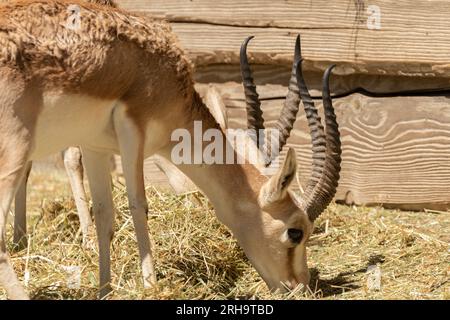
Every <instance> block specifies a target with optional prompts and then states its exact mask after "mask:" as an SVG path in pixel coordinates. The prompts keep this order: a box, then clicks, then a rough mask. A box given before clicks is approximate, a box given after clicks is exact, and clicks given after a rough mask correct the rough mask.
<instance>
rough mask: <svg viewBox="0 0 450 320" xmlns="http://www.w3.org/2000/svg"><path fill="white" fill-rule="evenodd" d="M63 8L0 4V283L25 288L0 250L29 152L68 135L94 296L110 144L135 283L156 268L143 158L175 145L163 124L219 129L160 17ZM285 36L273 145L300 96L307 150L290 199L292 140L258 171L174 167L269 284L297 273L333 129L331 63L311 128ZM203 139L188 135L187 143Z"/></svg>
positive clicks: (104, 255) (332, 146)
mask: <svg viewBox="0 0 450 320" xmlns="http://www.w3.org/2000/svg"><path fill="white" fill-rule="evenodd" d="M74 5H76V6H78V10H77V13H78V16H77V17H75V18H76V19H75V20H76V21H75V23H74V17H72V14H73V11H72V10H69V4H68V3H67V2H62V1H44V0H35V1H31V0H28V1H17V2H13V3H11V4H5V5H2V6H0V87H1V88H2V90H1V91H0V286H2V287H4V288H5V289H6V291H7V294H8V296H9V297H10V298H16V299H24V298H27V294H26V293H25V291H24V289H23V287H22V285H21V284H20V282H19V281H18V279H17V277H16V275H15V273H14V270H13V268H12V265H11V262H10V259H9V256H8V253H7V251H6V244H5V240H6V239H5V228H6V217H7V213H8V210H9V206H10V204H11V201H12V199H13V197H14V194H15V191H16V189H17V187H18V185H19V183H20V180H21V178H22V176H23V175H24V172H25V170H26V164H27V163H28V162H29V161H31V160H33V159H36V158H38V157H42V156H44V155H47V154H51V153H54V152H57V151H59V150H62V149H64V148H67V147H69V146H73V145H79V146H81V148H82V150H83V156H84V164H85V167H86V171H87V176H88V180H89V185H90V188H91V193H92V200H93V211H94V219H95V224H96V230H97V235H98V240H99V254H100V263H99V264H100V287H101V289H100V295H101V296H104V295H105V294H106V293H107V292H109V290H110V289H109V282H110V242H111V238H112V236H113V221H114V214H113V213H114V210H113V201H112V195H111V179H110V172H109V159H110V155H111V154H113V153H116V154H120V155H121V157H122V165H123V170H124V176H125V180H126V185H127V193H128V199H129V206H130V211H131V215H132V217H133V222H134V227H135V231H136V236H137V239H138V246H139V252H140V257H141V266H142V272H143V276H144V284H145V286H150V285H152V284H153V283H154V282H155V281H156V276H155V272H154V267H153V259H152V254H151V249H150V241H149V234H148V230H147V211H148V208H147V202H146V198H145V189H144V178H143V160H144V157H147V156H150V155H153V154H158V155H161V156H163V157H166V158H167V159H170V158H171V153H172V150H173V148H174V146H175V145H176V142H174V141H172V139H171V137H172V133H173V132H174V131H175V130H177V129H183V130H185V131H187V132H190V133H194V129H196V126H195V122H197V121H200V122H201V124H202V130H203V131H204V132H206V131H207V130H210V129H215V130H216V131H218V132H220V134H221V135H222V136H221V137H222V138H224V137H223V135H224V133H223V131H221V130H220V127H219V125H218V124H217V122H216V120H215V119H214V117H213V116H212V115H211V113H210V112H209V111H208V109H207V108H206V106H205V104H204V103H203V101H202V100H201V99H200V97H199V95H198V93H197V92H196V91H195V89H194V83H193V77H192V69H191V64H190V62H189V60H188V59H187V57H186V55H185V54H184V52H183V51H182V50H181V49H180V46H179V45H178V43H177V41H176V39H175V36H174V34H173V33H172V32H171V29H170V27H169V25H168V24H167V23H165V22H163V21H161V20H157V19H154V20H153V19H149V18H148V17H146V18H143V17H139V16H133V15H130V14H127V13H126V12H124V11H121V10H118V9H113V8H109V7H105V6H99V5H94V4H86V3H83V2H81V1H76V0H74V1H71V4H70V7H71V8H72V9H73V6H74ZM245 47H246V46H244V47H243V52H244V54H243V58H242V61H243V75H244V84H245V88H246V95H247V102H248V107H249V112H248V114H249V125H250V127H251V128H256V129H259V128H263V122H262V117H261V110H260V109H259V101H258V99H257V94H256V91H255V87H254V85H253V83H252V79H251V75H250V69H249V68H248V65H247V61H246V57H245ZM296 47H297V50H296V51H297V52H296V55H295V60H294V67H293V76H292V79H291V83H290V86H289V93H288V96H287V98H286V104H285V106H284V108H283V110H282V114H281V117H280V121H279V126H278V128H279V129H280V132H281V133H282V134H281V136H280V148H281V147H282V146H283V145H284V144H285V142H286V139H287V138H288V136H289V134H290V130H291V129H292V125H293V123H294V121H295V116H296V113H297V111H298V109H299V102H300V94H301V95H303V96H304V98H305V100H304V103H305V106H308V108H307V109H308V110H307V114H308V117H309V119H310V121H309V124H310V125H311V128H312V133H313V134H312V136H313V147H314V159H315V160H316V161H314V162H313V166H314V167H313V173H314V174H313V176H312V177H313V179H311V183H309V184H308V188H307V190H306V191H305V194H304V195H303V196H298V197H297V196H294V194H292V193H291V192H289V190H288V187H289V185H290V183H291V182H292V180H293V178H294V177H295V173H296V168H297V166H296V158H295V152H294V151H293V149H289V151H288V153H287V156H286V158H285V160H284V162H283V164H282V165H281V167H280V168H279V169H278V171H277V173H276V174H275V175H274V176H272V177H271V178H268V177H266V176H265V175H263V174H261V173H260V171H259V169H260V168H258V167H257V166H255V165H253V164H250V163H246V164H241V163H239V162H237V163H232V164H221V163H212V164H208V165H207V164H205V163H199V164H181V165H179V166H178V167H179V168H180V169H181V170H182V171H183V172H184V173H185V174H186V175H187V176H188V177H189V178H190V179H191V180H192V181H193V182H194V183H195V184H196V185H197V186H198V187H199V188H201V189H202V191H203V192H204V193H205V194H206V195H207V197H208V198H209V199H210V201H211V202H212V204H213V205H214V207H215V209H216V214H217V216H218V218H219V219H220V220H221V221H222V222H224V223H225V224H226V225H227V226H228V227H229V228H230V229H231V230H232V232H233V234H234V236H235V237H236V238H237V240H238V241H239V243H240V245H241V246H242V248H243V249H244V251H245V253H246V254H247V256H248V257H249V259H250V261H251V263H252V264H253V265H254V266H255V268H256V269H257V270H258V272H259V273H260V275H261V276H262V278H263V279H264V280H265V281H266V283H267V284H268V286H269V287H270V288H286V287H287V288H294V287H296V286H297V285H298V284H304V285H307V284H308V282H309V271H308V268H307V263H306V241H307V240H308V238H309V236H310V234H311V233H312V229H313V221H314V220H315V219H316V218H317V216H318V215H319V214H320V213H321V212H322V211H323V210H324V209H325V208H326V207H327V206H328V204H329V203H330V201H331V200H332V198H333V196H334V194H335V192H336V187H337V183H338V179H339V169H340V153H341V151H340V139H339V132H338V127H337V123H336V118H335V115H334V111H333V107H332V105H331V98H330V94H329V88H328V80H329V76H330V74H331V68H329V69H328V70H327V71H326V73H325V76H324V107H325V108H324V109H325V118H326V125H327V126H326V131H324V130H323V128H322V127H321V125H320V120H319V118H318V117H317V112H316V110H315V109H314V106H313V105H312V104H311V103H310V101H309V100H308V99H307V96H306V93H305V92H306V91H307V89H306V87H305V86H304V83H303V79H302V77H301V72H297V71H301V70H300V61H299V60H300V55H299V50H298V49H299V45H298V43H297V46H296ZM297 78H298V79H297ZM297 83H298V87H297ZM298 88H300V92H299V91H298ZM225 140H226V139H225ZM258 142H261V141H258ZM206 146H208V144H206V143H200V145H194V148H193V149H195V148H198V147H200V148H204V147H206ZM227 147H228V145H227ZM255 150H256V149H255Z"/></svg>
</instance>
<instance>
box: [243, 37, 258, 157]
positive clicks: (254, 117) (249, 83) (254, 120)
mask: <svg viewBox="0 0 450 320" xmlns="http://www.w3.org/2000/svg"><path fill="white" fill-rule="evenodd" d="M253 38H254V36H250V37H248V38H247V39H245V41H244V43H242V46H241V53H240V60H241V61H240V62H241V75H242V82H243V85H244V93H245V104H246V108H247V129H249V130H255V133H256V145H257V146H258V148H259V147H260V146H262V145H264V141H259V138H260V137H259V132H260V130H264V118H263V112H262V110H261V102H260V100H259V95H258V92H257V91H256V86H255V83H254V81H253V76H252V71H251V69H250V65H249V63H248V57H247V46H248V43H249V42H250V40H252V39H253Z"/></svg>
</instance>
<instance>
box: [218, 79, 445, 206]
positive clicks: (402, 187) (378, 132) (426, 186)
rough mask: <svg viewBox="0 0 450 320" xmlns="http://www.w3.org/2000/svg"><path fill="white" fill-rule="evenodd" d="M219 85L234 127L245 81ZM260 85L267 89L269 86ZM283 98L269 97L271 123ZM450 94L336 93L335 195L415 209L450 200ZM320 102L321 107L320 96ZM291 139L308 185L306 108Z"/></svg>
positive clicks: (239, 121)
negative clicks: (338, 157) (339, 150)
mask: <svg viewBox="0 0 450 320" xmlns="http://www.w3.org/2000/svg"><path fill="white" fill-rule="evenodd" d="M221 89H222V92H223V95H224V100H225V103H226V104H227V107H228V118H229V124H230V127H234V128H238V127H239V128H240V127H244V126H245V105H244V102H243V100H242V94H243V93H242V89H241V86H240V85H239V84H236V86H235V87H233V86H232V85H231V84H228V85H227V86H223V87H221ZM260 89H261V90H260V91H262V92H266V96H268V92H270V88H264V87H263V88H260ZM275 93H278V92H276V91H275ZM282 102H283V100H281V99H280V100H277V99H276V100H266V101H263V104H262V107H263V110H264V118H265V119H266V122H267V126H272V125H274V124H275V121H276V119H277V117H278V115H279V112H280V108H281V106H282ZM449 102H450V101H449V98H447V97H397V98H371V97H367V96H363V95H360V94H354V95H352V96H349V97H345V98H340V99H335V101H334V106H335V109H336V114H337V119H338V122H339V126H340V131H341V135H342V147H343V161H342V172H341V181H340V186H339V189H338V193H337V196H336V200H338V201H342V202H345V203H348V204H353V203H354V204H366V205H374V204H380V205H385V206H390V207H400V208H402V209H410V210H417V209H423V208H430V209H442V210H445V209H447V208H449V207H450V206H449V204H450V183H449V181H450V147H449V146H450V103H449ZM316 103H317V106H318V107H320V109H321V103H320V102H319V101H317V102H316ZM405 110H407V111H405ZM288 145H289V146H292V147H294V148H295V149H296V151H297V158H298V162H299V171H300V177H301V181H302V184H304V185H305V184H306V181H307V179H308V177H309V173H310V166H311V151H310V137H309V132H308V127H307V123H306V117H305V115H304V113H302V112H300V113H299V116H298V118H297V121H296V123H295V126H294V130H293V133H292V135H291V137H290V138H289V140H288Z"/></svg>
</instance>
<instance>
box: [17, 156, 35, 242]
mask: <svg viewBox="0 0 450 320" xmlns="http://www.w3.org/2000/svg"><path fill="white" fill-rule="evenodd" d="M31 165H32V162H31V161H30V162H28V163H27V165H26V167H25V172H24V175H23V178H22V181H21V182H20V185H19V188H18V189H17V192H16V198H15V205H14V237H13V244H14V247H15V249H17V250H22V249H24V248H26V247H27V245H28V241H27V183H28V177H29V176H30V171H31Z"/></svg>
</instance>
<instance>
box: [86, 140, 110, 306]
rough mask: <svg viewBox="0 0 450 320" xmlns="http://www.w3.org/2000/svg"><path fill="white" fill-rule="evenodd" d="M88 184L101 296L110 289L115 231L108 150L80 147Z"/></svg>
mask: <svg viewBox="0 0 450 320" xmlns="http://www.w3.org/2000/svg"><path fill="white" fill-rule="evenodd" d="M83 157H84V164H85V166H86V171H87V176H88V181H89V186H90V189H91V195H92V209H93V211H94V221H95V225H96V229H97V238H98V248H99V256H100V257H99V258H100V259H99V266H100V298H103V297H105V296H106V295H107V294H108V293H109V292H110V291H111V287H110V282H111V264H110V254H111V239H112V237H113V233H114V229H113V228H114V204H113V199H112V185H111V173H110V159H111V155H110V154H109V153H99V152H94V151H91V150H87V149H83Z"/></svg>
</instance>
